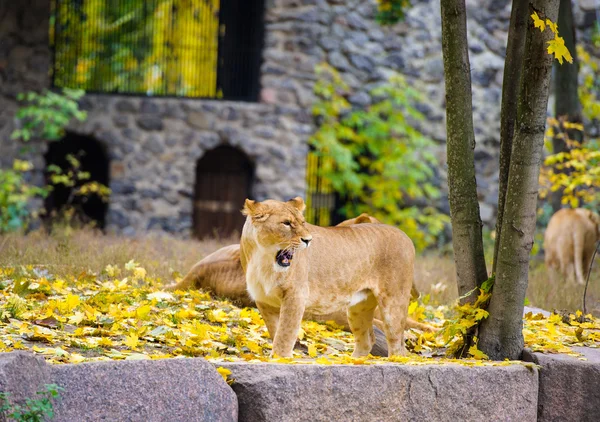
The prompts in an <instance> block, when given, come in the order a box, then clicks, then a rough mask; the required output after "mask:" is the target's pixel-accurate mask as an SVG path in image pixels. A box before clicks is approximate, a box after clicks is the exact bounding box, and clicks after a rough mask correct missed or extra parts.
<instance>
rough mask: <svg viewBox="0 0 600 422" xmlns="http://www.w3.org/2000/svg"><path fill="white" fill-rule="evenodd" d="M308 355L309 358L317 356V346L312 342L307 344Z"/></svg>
mask: <svg viewBox="0 0 600 422" xmlns="http://www.w3.org/2000/svg"><path fill="white" fill-rule="evenodd" d="M308 356H310V357H311V358H314V357H317V346H316V345H314V344H309V345H308Z"/></svg>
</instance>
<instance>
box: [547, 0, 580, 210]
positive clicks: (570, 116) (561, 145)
mask: <svg viewBox="0 0 600 422" xmlns="http://www.w3.org/2000/svg"><path fill="white" fill-rule="evenodd" d="M558 29H559V34H560V36H561V37H563V38H564V39H565V46H566V47H567V48H568V49H569V51H570V52H571V56H573V64H571V65H561V64H560V63H558V62H557V61H555V62H554V114H555V116H556V117H557V118H558V119H559V121H561V122H562V121H567V122H570V123H581V122H582V116H581V103H580V101H579V93H578V92H577V88H578V83H577V74H578V72H579V64H578V62H577V49H576V45H577V39H576V36H575V24H574V22H573V7H572V5H571V0H560V6H559V9H558ZM565 132H566V133H567V135H568V136H569V138H570V139H572V140H575V141H579V142H581V140H582V139H583V133H582V132H581V131H578V130H566V131H565ZM568 149H569V148H568V146H567V144H566V143H565V141H564V139H563V138H560V137H556V136H555V137H554V138H553V139H552V150H553V152H554V154H557V153H559V152H565V151H567V150H568ZM562 196H563V189H559V190H557V191H555V192H552V193H551V194H550V203H551V204H552V209H553V210H554V212H556V211H558V210H559V209H560V208H561V205H562V204H561V200H562Z"/></svg>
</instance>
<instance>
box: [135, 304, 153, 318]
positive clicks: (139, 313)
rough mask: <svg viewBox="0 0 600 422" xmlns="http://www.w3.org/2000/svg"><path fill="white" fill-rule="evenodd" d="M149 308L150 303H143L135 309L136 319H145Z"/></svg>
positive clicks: (150, 308)
mask: <svg viewBox="0 0 600 422" xmlns="http://www.w3.org/2000/svg"><path fill="white" fill-rule="evenodd" d="M151 310H152V307H151V306H150V305H143V306H140V307H139V308H137V309H136V310H135V315H136V317H137V318H138V319H141V320H147V319H148V317H149V315H150V311H151Z"/></svg>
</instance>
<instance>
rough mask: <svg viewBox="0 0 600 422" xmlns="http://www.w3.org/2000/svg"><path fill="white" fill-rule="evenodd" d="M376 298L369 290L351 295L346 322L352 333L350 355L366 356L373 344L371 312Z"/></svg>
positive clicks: (374, 306)
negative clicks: (352, 341)
mask: <svg viewBox="0 0 600 422" xmlns="http://www.w3.org/2000/svg"><path fill="white" fill-rule="evenodd" d="M376 307H377V300H376V299H375V296H374V295H373V293H372V292H371V291H370V290H363V291H360V292H358V293H355V295H354V296H353V297H352V302H351V303H350V306H349V307H348V324H349V325H350V331H352V334H354V352H353V353H352V356H354V357H360V356H367V355H368V354H369V353H370V352H371V349H372V348H373V345H374V344H375V333H374V332H373V313H374V312H375V308H376Z"/></svg>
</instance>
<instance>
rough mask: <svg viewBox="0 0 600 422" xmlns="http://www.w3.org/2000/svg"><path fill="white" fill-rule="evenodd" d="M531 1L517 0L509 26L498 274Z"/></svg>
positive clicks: (498, 217)
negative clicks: (528, 5) (529, 3)
mask: <svg viewBox="0 0 600 422" xmlns="http://www.w3.org/2000/svg"><path fill="white" fill-rule="evenodd" d="M527 4H528V0H514V2H513V5H512V11H511V15H510V27H509V29H508V44H507V46H506V60H505V61H504V77H503V80H502V107H501V112H500V172H499V173H500V174H499V181H498V216H497V218H496V242H495V244H494V258H493V261H492V274H495V273H496V262H497V261H498V245H499V244H500V242H499V239H500V236H501V234H502V217H503V215H504V201H505V198H506V186H507V184H508V169H509V167H510V154H511V152H512V143H513V135H514V132H515V120H516V118H517V101H518V93H519V82H520V80H521V69H522V67H523V50H524V48H525V37H526V35H527V19H531V18H530V17H529V16H528V15H527V11H528V10H529V9H528V7H527Z"/></svg>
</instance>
